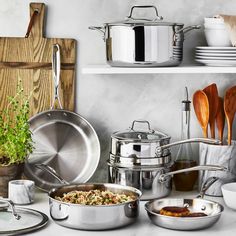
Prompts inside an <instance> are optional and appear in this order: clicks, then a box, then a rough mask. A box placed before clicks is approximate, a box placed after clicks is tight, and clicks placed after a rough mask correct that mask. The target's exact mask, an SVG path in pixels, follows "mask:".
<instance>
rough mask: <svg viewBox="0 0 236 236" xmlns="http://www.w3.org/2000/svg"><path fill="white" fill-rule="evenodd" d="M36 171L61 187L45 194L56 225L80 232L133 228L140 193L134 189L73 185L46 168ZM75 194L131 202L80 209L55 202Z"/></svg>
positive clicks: (104, 184) (102, 184) (71, 204)
mask: <svg viewBox="0 0 236 236" xmlns="http://www.w3.org/2000/svg"><path fill="white" fill-rule="evenodd" d="M35 167H36V168H39V169H41V170H42V171H44V172H47V173H49V174H50V175H52V176H53V178H56V179H57V180H58V181H59V182H60V183H61V185H62V186H61V187H58V188H54V189H52V190H51V191H50V192H49V193H48V195H49V205H50V215H51V218H52V219H53V220H54V221H55V222H56V223H57V224H59V225H62V226H65V227H70V228H75V229H82V230H107V229H114V228H119V227H123V226H125V225H129V224H132V223H134V222H135V221H136V220H137V218H138V216H139V200H140V197H141V195H142V193H141V191H140V190H138V189H136V188H133V187H129V186H122V185H118V184H107V183H96V184H93V183H86V184H77V185H73V184H70V183H68V182H67V181H65V180H64V179H63V178H61V176H59V175H58V173H56V171H55V170H54V169H53V168H51V167H49V166H47V165H45V164H36V165H35ZM75 190H76V191H90V190H101V191H107V190H108V191H111V192H113V193H119V194H126V195H132V196H134V199H133V200H132V201H129V202H125V203H121V204H113V205H82V204H74V203H67V202H63V201H60V200H57V199H55V197H62V196H63V195H64V194H66V193H68V192H71V191H75Z"/></svg>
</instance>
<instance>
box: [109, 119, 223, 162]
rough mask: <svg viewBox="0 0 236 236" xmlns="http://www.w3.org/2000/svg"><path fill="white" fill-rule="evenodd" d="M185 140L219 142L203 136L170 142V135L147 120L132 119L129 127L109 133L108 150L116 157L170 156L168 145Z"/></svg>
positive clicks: (181, 142) (177, 143)
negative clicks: (141, 126) (138, 126)
mask: <svg viewBox="0 0 236 236" xmlns="http://www.w3.org/2000/svg"><path fill="white" fill-rule="evenodd" d="M138 123H139V124H145V125H147V128H144V129H140V128H137V127H136V125H137V124H138ZM187 142H203V143H209V144H220V141H219V140H214V139H205V138H193V139H188V140H182V141H178V142H174V143H170V136H168V135H166V134H164V133H162V132H159V131H156V130H153V129H151V126H150V123H149V122H148V121H146V120H134V121H133V123H132V125H131V128H130V129H128V130H125V131H119V132H114V133H113V134H112V135H111V147H110V152H111V154H112V155H114V156H117V157H129V158H133V159H135V158H136V160H139V158H143V159H144V158H148V159H150V158H159V157H167V156H170V147H172V146H176V145H179V144H183V143H187Z"/></svg>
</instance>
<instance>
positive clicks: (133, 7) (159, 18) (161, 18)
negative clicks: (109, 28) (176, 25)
mask: <svg viewBox="0 0 236 236" xmlns="http://www.w3.org/2000/svg"><path fill="white" fill-rule="evenodd" d="M135 8H137V9H140V8H143V9H144V8H152V9H154V10H155V14H156V18H154V19H147V18H134V17H133V11H134V9H135ZM126 19H128V20H129V19H132V20H146V21H157V20H163V17H162V16H159V15H158V10H157V8H156V7H155V6H153V5H144V6H140V5H135V6H132V7H131V9H130V13H129V16H127V17H126Z"/></svg>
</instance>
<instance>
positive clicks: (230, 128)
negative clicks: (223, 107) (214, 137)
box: [226, 117, 233, 145]
mask: <svg viewBox="0 0 236 236" xmlns="http://www.w3.org/2000/svg"><path fill="white" fill-rule="evenodd" d="M226 120H227V126H228V145H231V140H232V132H233V127H232V124H233V120H232V119H230V118H229V117H226Z"/></svg>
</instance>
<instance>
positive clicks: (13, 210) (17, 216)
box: [0, 198, 21, 220]
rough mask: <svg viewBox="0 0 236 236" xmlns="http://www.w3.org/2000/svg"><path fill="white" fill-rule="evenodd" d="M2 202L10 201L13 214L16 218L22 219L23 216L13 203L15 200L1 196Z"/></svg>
mask: <svg viewBox="0 0 236 236" xmlns="http://www.w3.org/2000/svg"><path fill="white" fill-rule="evenodd" d="M0 202H6V203H8V205H9V207H10V208H11V211H12V215H13V216H14V217H15V219H16V220H20V218H21V216H20V215H19V214H18V213H17V212H16V209H15V204H14V203H13V201H11V200H10V199H7V198H0Z"/></svg>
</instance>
